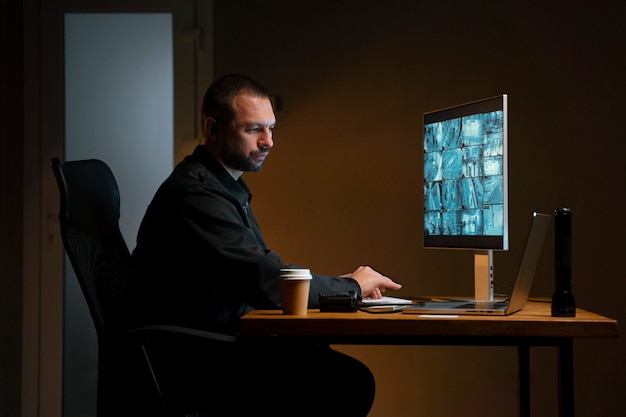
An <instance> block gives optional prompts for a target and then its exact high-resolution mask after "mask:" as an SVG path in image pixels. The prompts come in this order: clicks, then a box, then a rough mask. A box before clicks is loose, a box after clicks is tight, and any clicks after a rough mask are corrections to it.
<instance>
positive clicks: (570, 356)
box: [558, 339, 574, 417]
mask: <svg viewBox="0 0 626 417" xmlns="http://www.w3.org/2000/svg"><path fill="white" fill-rule="evenodd" d="M558 349H559V369H558V372H559V416H560V417H574V341H573V340H572V339H565V340H564V341H563V342H562V343H561V344H559V348H558Z"/></svg>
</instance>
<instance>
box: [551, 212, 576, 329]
mask: <svg viewBox="0 0 626 417" xmlns="http://www.w3.org/2000/svg"><path fill="white" fill-rule="evenodd" d="M554 279H555V283H554V284H555V288H554V295H553V296H552V316H554V317H574V316H576V302H575V300H574V294H572V211H571V210H570V209H569V208H565V207H563V208H559V209H557V210H555V215H554Z"/></svg>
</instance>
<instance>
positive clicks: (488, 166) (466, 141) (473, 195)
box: [424, 97, 507, 249]
mask: <svg viewBox="0 0 626 417" xmlns="http://www.w3.org/2000/svg"><path fill="white" fill-rule="evenodd" d="M505 116H506V111H505V106H504V105H503V99H502V97H499V100H498V99H496V100H495V101H494V100H493V99H490V100H487V101H483V102H477V103H470V104H468V105H464V106H459V107H457V108H452V109H446V110H442V111H439V112H432V113H430V114H427V115H425V118H424V238H425V243H426V244H427V246H448V247H466V248H486V249H507V247H506V246H507V243H506V241H507V230H506V228H507V220H506V218H507V212H506V210H507V208H506V203H507V195H506V146H505V145H506V130H505ZM438 236H441V239H440V240H438V239H437V238H436V237H438ZM457 236H458V237H461V238H462V237H468V239H467V240H466V241H465V242H464V241H463V240H462V239H461V240H459V239H455V237H457ZM431 237H434V238H431ZM473 237H475V238H473ZM490 237H493V239H490Z"/></svg>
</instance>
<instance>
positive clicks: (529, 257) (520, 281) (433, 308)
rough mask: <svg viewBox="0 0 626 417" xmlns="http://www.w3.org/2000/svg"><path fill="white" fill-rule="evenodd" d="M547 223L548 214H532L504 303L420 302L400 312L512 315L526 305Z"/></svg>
mask: <svg viewBox="0 0 626 417" xmlns="http://www.w3.org/2000/svg"><path fill="white" fill-rule="evenodd" d="M549 224H550V215H548V214H542V213H537V212H534V213H533V216H532V221H531V224H530V230H529V232H528V237H527V238H526V245H525V247H524V252H523V254H522V259H521V261H520V264H519V268H518V270H517V277H516V278H515V283H514V284H513V292H512V293H511V297H510V298H509V299H506V300H493V301H491V300H489V301H478V300H476V301H468V300H458V299H457V300H452V301H447V300H446V301H424V302H416V303H414V304H411V305H409V306H405V307H404V308H403V309H402V312H403V313H407V314H450V315H466V314H477V315H500V316H508V315H510V314H513V313H516V312H518V311H519V310H521V309H522V308H524V306H525V305H526V301H528V295H529V294H530V287H531V286H532V283H533V278H534V276H535V270H536V269H537V263H538V261H539V255H541V248H542V247H543V241H544V238H545V236H546V232H547V230H548V225H549Z"/></svg>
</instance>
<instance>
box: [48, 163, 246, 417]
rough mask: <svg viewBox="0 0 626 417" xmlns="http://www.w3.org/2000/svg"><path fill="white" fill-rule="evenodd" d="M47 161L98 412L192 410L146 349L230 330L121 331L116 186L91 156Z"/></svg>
mask: <svg viewBox="0 0 626 417" xmlns="http://www.w3.org/2000/svg"><path fill="white" fill-rule="evenodd" d="M51 165H52V171H53V172H54V176H55V178H56V182H57V185H58V188H59V193H60V197H61V198H60V200H61V201H60V209H59V220H60V227H61V237H62V240H63V245H64V247H65V251H66V252H67V255H68V258H69V260H70V263H71V265H72V268H73V269H74V272H75V273H76V277H77V279H78V281H79V284H80V287H81V289H82V293H83V295H84V296H85V299H86V302H87V306H88V308H89V312H90V315H91V318H92V320H93V323H94V326H95V329H96V335H97V342H98V381H97V384H98V387H97V416H98V417H110V416H116V417H117V416H125V415H134V416H137V415H164V416H183V415H186V414H193V410H186V409H185V407H184V404H176V405H175V404H170V403H168V401H167V395H165V394H164V393H163V392H162V389H161V386H162V384H161V382H162V381H160V380H159V378H158V377H157V375H158V370H157V369H155V366H154V360H153V358H152V357H151V354H150V350H151V347H152V345H153V344H154V343H155V341H158V340H163V338H164V337H165V338H167V337H170V335H171V336H173V335H177V337H179V335H183V336H184V337H194V338H196V337H197V338H200V339H202V340H207V341H211V342H214V343H218V344H228V343H233V342H235V341H236V338H235V337H233V336H230V335H222V334H216V333H211V332H206V331H202V330H196V329H187V328H182V327H177V326H158V325H157V326H145V327H141V328H138V329H132V330H130V331H127V330H126V329H125V326H124V322H123V299H124V294H125V291H126V284H127V279H128V276H129V271H130V259H131V255H130V252H129V250H128V247H127V245H126V242H125V241H124V238H123V237H122V234H121V232H120V229H119V218H120V194H119V189H118V186H117V182H116V180H115V177H114V175H113V173H112V172H111V169H110V168H109V167H108V166H107V165H106V164H105V163H104V162H102V161H100V160H97V159H89V160H80V161H69V162H61V161H60V160H59V159H58V158H52V159H51ZM137 362H143V364H144V365H142V366H140V365H138V364H137ZM145 385H151V388H150V389H148V388H146V387H145ZM144 388H145V389H144ZM151 395H152V397H151ZM182 410H185V411H182Z"/></svg>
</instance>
